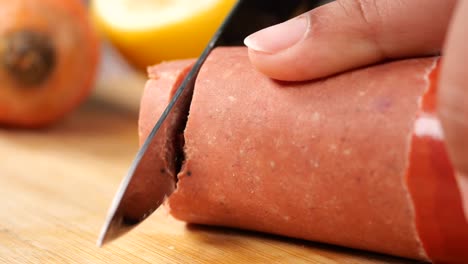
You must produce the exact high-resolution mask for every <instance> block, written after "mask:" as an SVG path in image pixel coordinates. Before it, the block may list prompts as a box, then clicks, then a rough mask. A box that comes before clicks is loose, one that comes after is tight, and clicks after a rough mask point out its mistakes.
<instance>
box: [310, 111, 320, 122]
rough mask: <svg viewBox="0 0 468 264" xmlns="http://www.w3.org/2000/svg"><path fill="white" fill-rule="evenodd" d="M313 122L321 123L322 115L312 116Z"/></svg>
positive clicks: (316, 113) (314, 114)
mask: <svg viewBox="0 0 468 264" xmlns="http://www.w3.org/2000/svg"><path fill="white" fill-rule="evenodd" d="M312 120H313V121H315V122H318V121H320V113H318V112H314V113H313V115H312Z"/></svg>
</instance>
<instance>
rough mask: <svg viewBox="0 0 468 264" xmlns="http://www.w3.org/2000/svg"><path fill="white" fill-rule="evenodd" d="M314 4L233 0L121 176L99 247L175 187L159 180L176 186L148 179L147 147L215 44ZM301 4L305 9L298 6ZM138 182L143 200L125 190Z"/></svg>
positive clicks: (187, 94)
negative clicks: (132, 210) (134, 212)
mask: <svg viewBox="0 0 468 264" xmlns="http://www.w3.org/2000/svg"><path fill="white" fill-rule="evenodd" d="M314 4H315V5H316V4H317V1H304V0H290V1H282V0H274V1H272V0H256V1H253V0H250V1H248V0H238V1H237V2H236V3H235V4H234V6H233V8H232V9H231V11H230V12H229V14H228V15H227V16H226V18H225V20H224V21H223V23H222V24H221V26H220V27H219V29H218V30H217V31H216V32H215V34H214V35H213V37H212V39H211V40H210V42H209V43H208V45H207V46H206V48H205V49H204V51H203V52H202V54H201V55H200V57H199V58H198V59H197V61H196V62H195V64H194V66H193V68H192V69H191V71H190V72H189V73H188V74H187V76H186V77H185V79H184V80H183V81H182V83H181V84H180V86H179V87H178V88H177V90H176V93H175V94H174V96H173V98H172V99H171V101H170V102H169V104H168V105H167V107H166V108H165V110H164V112H163V113H162V115H161V117H160V118H159V120H158V121H157V123H156V124H155V126H154V127H153V129H152V130H151V132H150V134H149V136H148V137H147V139H146V141H145V142H144V143H143V145H142V146H141V148H140V150H139V151H138V152H137V154H136V157H135V158H134V160H133V162H132V164H131V166H130V169H129V171H128V173H127V175H126V177H125V178H124V179H123V180H122V182H121V184H120V186H119V189H118V191H117V193H116V195H115V197H114V199H113V201H112V203H111V206H110V208H109V211H108V214H107V217H106V220H105V223H104V225H103V227H102V229H101V233H100V235H99V238H98V241H97V245H98V246H99V247H101V246H102V245H104V244H106V243H108V242H110V241H112V240H114V239H117V238H118V237H120V236H122V235H124V234H125V233H127V232H128V231H130V230H131V229H132V228H134V227H136V226H137V225H138V224H139V223H141V222H142V221H143V220H145V219H146V218H147V217H148V216H150V215H151V214H152V213H153V212H154V211H155V210H156V209H157V208H158V207H159V206H160V205H161V204H163V203H164V201H165V199H166V198H167V197H169V196H170V195H171V193H172V191H173V190H174V188H172V187H170V186H167V187H168V188H161V184H169V185H172V186H175V179H173V181H172V182H170V181H169V182H167V183H157V182H156V183H155V181H152V179H148V177H151V176H152V174H151V172H148V171H146V170H145V169H146V168H147V167H151V166H145V164H147V163H149V162H151V161H152V159H151V157H150V155H149V154H148V153H149V152H148V151H147V150H148V149H150V148H151V147H152V144H153V142H155V141H156V140H154V139H155V138H157V137H158V135H159V134H158V131H159V128H161V127H162V126H163V125H164V122H165V121H166V119H167V117H168V115H169V114H170V113H171V111H172V109H174V107H176V108H177V105H178V103H181V102H180V101H181V98H191V94H192V93H193V89H194V84H195V80H196V77H197V75H198V72H199V70H200V68H201V66H202V65H203V63H204V62H205V60H206V58H207V57H208V55H209V54H210V52H211V51H212V50H213V49H214V48H215V47H217V46H232V45H235V46H238V45H242V41H243V39H244V38H245V37H246V36H247V35H249V34H251V33H253V32H255V31H257V30H259V29H261V28H265V27H267V26H270V25H272V24H276V23H279V22H281V21H284V20H286V19H287V18H289V17H290V16H292V15H294V14H297V13H298V12H302V11H305V10H307V9H310V8H312V7H314ZM301 8H302V9H304V10H301ZM138 185H140V186H141V185H146V186H147V185H150V187H154V188H145V190H150V191H151V193H138V194H139V197H143V198H144V199H145V200H144V202H141V201H137V200H135V198H134V197H131V196H129V195H128V193H132V191H133V193H135V190H132V188H136V187H135V186H138ZM143 198H141V199H143ZM132 206H139V209H140V210H139V211H141V212H142V213H141V215H138V216H137V217H135V216H134V215H132V216H131V217H130V216H129V214H128V213H127V212H128V211H129V210H130V208H131V207H132Z"/></svg>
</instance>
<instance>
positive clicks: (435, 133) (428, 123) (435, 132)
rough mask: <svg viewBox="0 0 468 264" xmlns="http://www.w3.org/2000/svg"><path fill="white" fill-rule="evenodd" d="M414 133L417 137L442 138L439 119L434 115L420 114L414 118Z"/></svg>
mask: <svg viewBox="0 0 468 264" xmlns="http://www.w3.org/2000/svg"><path fill="white" fill-rule="evenodd" d="M414 133H415V134H416V135H417V136H419V137H432V138H435V139H443V138H444V134H443V130H442V126H441V124H440V121H439V119H438V118H436V117H434V116H421V117H419V118H418V119H416V122H415V124H414Z"/></svg>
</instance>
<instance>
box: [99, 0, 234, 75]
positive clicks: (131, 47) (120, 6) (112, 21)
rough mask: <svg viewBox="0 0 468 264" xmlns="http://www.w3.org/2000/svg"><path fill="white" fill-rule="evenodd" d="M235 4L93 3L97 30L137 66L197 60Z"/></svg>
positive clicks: (204, 0)
mask: <svg viewBox="0 0 468 264" xmlns="http://www.w3.org/2000/svg"><path fill="white" fill-rule="evenodd" d="M235 2H236V0H92V1H91V14H92V16H93V19H94V21H95V22H96V25H97V27H98V29H99V30H100V31H101V32H102V33H103V34H104V35H105V36H106V37H107V38H108V39H109V40H110V41H111V42H112V43H113V44H114V45H115V46H116V48H117V49H118V50H119V51H120V52H121V54H122V55H123V56H124V57H125V58H126V59H127V60H128V61H129V62H130V63H131V64H133V65H134V66H136V67H137V68H139V69H142V70H145V69H146V68H147V67H148V66H150V65H154V64H156V63H159V62H161V61H167V60H175V59H185V58H193V57H198V56H199V55H200V54H201V52H202V51H203V49H204V48H205V46H206V45H207V44H208V42H209V41H210V39H211V38H212V36H213V34H214V33H215V32H216V30H217V29H218V27H219V26H220V25H221V23H222V22H223V20H224V18H225V17H226V16H227V14H228V13H229V11H230V10H231V9H232V7H233V6H234V4H235Z"/></svg>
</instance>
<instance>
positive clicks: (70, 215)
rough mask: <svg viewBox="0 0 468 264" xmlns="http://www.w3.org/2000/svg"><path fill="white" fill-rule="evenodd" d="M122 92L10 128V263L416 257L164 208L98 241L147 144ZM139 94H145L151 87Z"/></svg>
mask: <svg viewBox="0 0 468 264" xmlns="http://www.w3.org/2000/svg"><path fill="white" fill-rule="evenodd" d="M115 83H118V82H115ZM140 85H141V84H140ZM130 90H131V89H130ZM116 91H117V90H115V89H112V92H111V94H112V95H113V96H111V97H109V98H110V99H109V98H107V99H106V96H102V95H104V94H106V93H105V92H103V91H102V90H101V91H100V92H99V93H97V94H98V95H100V96H95V98H94V99H92V100H90V101H89V102H88V103H86V104H85V105H83V106H82V107H81V108H80V109H79V110H78V111H76V112H75V113H74V114H73V115H71V116H70V117H69V118H67V119H66V120H65V121H64V122H62V123H60V124H58V125H56V126H54V127H52V128H49V129H43V130H36V131H28V130H14V129H6V128H1V129H0V263H8V264H10V263H325V264H327V263H330V264H331V263H364V264H365V263H414V262H411V261H409V260H403V259H398V258H392V257H389V256H383V255H378V254H372V253H368V252H361V251H355V250H351V249H344V248H340V247H334V246H328V245H323V244H318V243H312V242H307V241H301V240H294V239H288V238H282V237H277V236H272V235H267V234H259V233H255V232H248V231H240V230H233V229H223V228H212V227H205V226H196V225H186V224H185V223H182V222H179V221H176V220H175V219H173V218H171V217H170V216H168V215H167V214H166V213H165V212H164V211H162V210H160V211H157V212H156V213H155V214H154V215H152V216H151V217H150V218H149V219H148V220H147V221H145V222H144V223H143V224H141V225H140V226H138V227H137V228H136V229H134V230H133V231H131V232H130V233H128V234H127V235H126V236H124V237H122V238H121V239H119V240H117V241H115V242H113V243H111V244H109V245H107V246H105V247H103V248H98V247H97V246H96V239H97V236H98V233H99V231H100V228H101V225H102V224H103V221H104V218H105V215H106V213H107V209H108V206H109V205H110V201H111V199H112V197H113V195H114V193H115V191H116V190H117V187H118V184H119V183H120V180H121V179H122V177H123V176H124V174H125V173H126V172H127V168H128V166H129V165H130V162H131V160H132V159H133V157H134V155H135V153H136V151H137V140H138V139H137V111H136V110H137V109H135V108H134V107H133V108H132V107H128V106H129V104H128V101H127V104H120V105H119V104H118V103H116V101H118V100H115V98H120V99H119V100H124V101H125V98H129V96H126V95H121V96H117V97H116V96H115V93H116ZM126 91H127V92H129V89H127V90H126ZM132 91H133V92H132ZM132 91H130V93H136V95H135V94H133V98H138V96H139V94H138V93H139V92H141V91H140V90H138V89H135V90H132ZM311 224H313V223H311ZM384 242H385V241H382V243H384Z"/></svg>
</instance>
